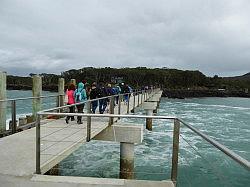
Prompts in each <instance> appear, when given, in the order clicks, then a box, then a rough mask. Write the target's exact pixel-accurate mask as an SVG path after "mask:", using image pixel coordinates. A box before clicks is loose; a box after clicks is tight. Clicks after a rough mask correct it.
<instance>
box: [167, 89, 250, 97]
mask: <svg viewBox="0 0 250 187" xmlns="http://www.w3.org/2000/svg"><path fill="white" fill-rule="evenodd" d="M162 96H163V97H168V98H176V99H185V98H193V97H246V98H250V93H245V92H244V91H235V90H234V91H230V90H215V89H209V90H189V89H164V90H163V93H162Z"/></svg>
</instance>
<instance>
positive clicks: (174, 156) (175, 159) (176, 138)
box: [171, 119, 180, 186]
mask: <svg viewBox="0 0 250 187" xmlns="http://www.w3.org/2000/svg"><path fill="white" fill-rule="evenodd" d="M179 136H180V121H179V120H178V119H175V120H174V132H173V153H172V170H171V180H172V181H173V183H174V184H175V186H176V183H177V170H178V153H179Z"/></svg>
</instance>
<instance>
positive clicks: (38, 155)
mask: <svg viewBox="0 0 250 187" xmlns="http://www.w3.org/2000/svg"><path fill="white" fill-rule="evenodd" d="M40 143H41V134H40V115H37V119H36V174H41V168H40V160H41V147H40Z"/></svg>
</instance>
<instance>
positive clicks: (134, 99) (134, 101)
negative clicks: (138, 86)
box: [133, 92, 135, 109]
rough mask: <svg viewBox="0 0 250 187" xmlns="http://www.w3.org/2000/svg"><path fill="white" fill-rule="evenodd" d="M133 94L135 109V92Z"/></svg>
mask: <svg viewBox="0 0 250 187" xmlns="http://www.w3.org/2000/svg"><path fill="white" fill-rule="evenodd" d="M133 96H134V103H133V104H134V106H133V109H135V92H134V93H133Z"/></svg>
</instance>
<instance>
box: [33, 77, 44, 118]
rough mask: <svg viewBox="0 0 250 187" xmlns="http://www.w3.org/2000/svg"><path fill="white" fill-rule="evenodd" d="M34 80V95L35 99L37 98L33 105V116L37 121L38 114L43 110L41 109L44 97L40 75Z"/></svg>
mask: <svg viewBox="0 0 250 187" xmlns="http://www.w3.org/2000/svg"><path fill="white" fill-rule="evenodd" d="M32 79H33V86H32V93H33V97H37V98H35V99H33V102H32V103H33V105H32V114H33V121H35V120H36V113H37V112H38V111H40V110H41V109H42V107H41V98H40V97H41V95H42V78H41V77H40V76H38V75H34V76H33V77H32Z"/></svg>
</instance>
